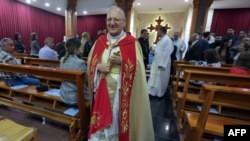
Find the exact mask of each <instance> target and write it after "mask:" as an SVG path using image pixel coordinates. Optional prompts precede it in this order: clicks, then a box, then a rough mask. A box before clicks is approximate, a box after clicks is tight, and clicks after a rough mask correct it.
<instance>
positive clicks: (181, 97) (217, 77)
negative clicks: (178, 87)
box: [177, 69, 250, 130]
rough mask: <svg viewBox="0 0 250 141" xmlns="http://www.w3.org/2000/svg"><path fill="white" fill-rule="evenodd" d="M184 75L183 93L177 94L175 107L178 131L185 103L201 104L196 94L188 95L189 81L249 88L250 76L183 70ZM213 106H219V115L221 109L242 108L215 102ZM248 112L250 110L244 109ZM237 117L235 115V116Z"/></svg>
mask: <svg viewBox="0 0 250 141" xmlns="http://www.w3.org/2000/svg"><path fill="white" fill-rule="evenodd" d="M184 73H185V85H184V89H183V92H177V96H178V105H177V118H178V121H179V129H180V130H181V129H182V120H181V119H182V117H183V110H184V108H185V104H186V102H187V101H192V102H196V103H203V101H202V100H200V99H199V97H198V95H196V94H189V93H188V88H189V85H190V84H189V81H190V80H198V81H207V82H219V83H224V84H226V83H230V84H238V85H249V86H250V81H249V80H250V76H245V75H235V74H228V73H215V72H213V73H210V72H209V71H206V72H205V71H196V70H188V69H186V70H184ZM212 104H213V105H217V106H219V109H218V110H219V114H221V113H222V112H221V107H230V108H236V109H237V108H242V109H244V107H238V105H234V104H228V103H223V102H222V103H221V102H219V103H218V102H215V103H212ZM245 110H250V109H245ZM235 116H237V115H235Z"/></svg>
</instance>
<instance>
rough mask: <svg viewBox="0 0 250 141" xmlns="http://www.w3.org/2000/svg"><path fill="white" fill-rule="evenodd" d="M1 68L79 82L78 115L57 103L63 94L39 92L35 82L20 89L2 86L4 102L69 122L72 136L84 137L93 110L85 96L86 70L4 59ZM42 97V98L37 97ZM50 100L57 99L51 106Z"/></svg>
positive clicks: (74, 137) (1, 102)
mask: <svg viewBox="0 0 250 141" xmlns="http://www.w3.org/2000/svg"><path fill="white" fill-rule="evenodd" d="M0 71H7V72H16V73H25V74H29V75H35V76H41V77H48V78H51V79H61V80H64V81H71V82H75V83H76V85H77V88H78V89H77V96H78V98H77V99H78V105H77V106H78V109H79V113H78V115H77V116H76V117H72V116H68V115H65V114H64V113H63V112H62V111H61V112H60V106H57V103H54V102H55V101H56V100H57V101H59V100H60V98H59V97H57V98H56V97H52V96H48V95H44V94H42V93H39V92H37V91H36V89H35V87H34V86H29V87H28V88H23V89H20V90H13V89H11V88H10V87H8V86H6V85H5V86H3V84H2V85H0V88H1V90H3V91H5V92H6V93H4V92H0V96H1V97H0V104H3V105H6V106H9V107H13V108H16V109H20V110H23V111H26V112H31V113H33V114H36V115H40V116H42V117H46V118H49V119H52V120H54V121H57V122H61V123H64V124H67V125H69V132H70V136H71V139H72V140H78V139H79V137H81V136H82V135H83V134H84V133H85V132H86V131H87V129H88V126H89V120H90V111H89V104H86V103H85V100H84V92H83V87H84V84H85V79H86V78H85V73H84V72H82V71H73V70H61V69H57V68H46V67H37V66H29V65H14V64H5V63H0ZM18 94H19V95H18ZM27 95H28V98H27ZM6 97H7V98H8V99H7V98H6ZM38 98H39V100H40V101H41V102H39V101H38V100H36V99H38ZM48 100H51V101H52V102H53V104H51V105H52V108H48V107H46V106H45V105H46V104H45V103H46V102H47V101H48ZM37 105H39V106H37ZM43 107H44V108H43ZM53 107H54V110H53ZM57 107H59V108H57ZM51 109H52V110H51Z"/></svg>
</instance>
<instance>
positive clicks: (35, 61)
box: [23, 57, 60, 68]
mask: <svg viewBox="0 0 250 141" xmlns="http://www.w3.org/2000/svg"><path fill="white" fill-rule="evenodd" d="M23 59H24V64H26V65H37V66H39V65H42V66H48V67H56V68H59V66H60V61H59V60H49V59H38V58H32V57H23Z"/></svg>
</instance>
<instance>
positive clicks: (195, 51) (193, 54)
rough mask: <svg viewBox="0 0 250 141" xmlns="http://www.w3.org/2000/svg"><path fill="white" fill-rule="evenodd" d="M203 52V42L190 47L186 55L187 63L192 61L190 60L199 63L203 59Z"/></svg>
mask: <svg viewBox="0 0 250 141" xmlns="http://www.w3.org/2000/svg"><path fill="white" fill-rule="evenodd" d="M201 50H202V45H201V42H200V41H198V42H196V43H195V44H194V45H193V46H192V47H188V50H187V53H186V55H185V57H184V59H185V60H186V61H190V60H196V61H199V60H201V57H202V54H201Z"/></svg>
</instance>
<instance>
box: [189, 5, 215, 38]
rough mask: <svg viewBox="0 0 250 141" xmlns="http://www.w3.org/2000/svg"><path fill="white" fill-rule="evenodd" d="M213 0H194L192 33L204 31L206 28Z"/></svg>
mask: <svg viewBox="0 0 250 141" xmlns="http://www.w3.org/2000/svg"><path fill="white" fill-rule="evenodd" d="M212 3H213V0H193V6H194V7H193V15H192V24H191V29H190V33H191V34H192V33H194V32H197V33H202V32H203V31H204V30H205V25H206V20H207V13H208V9H209V7H210V6H211V4H212Z"/></svg>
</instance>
